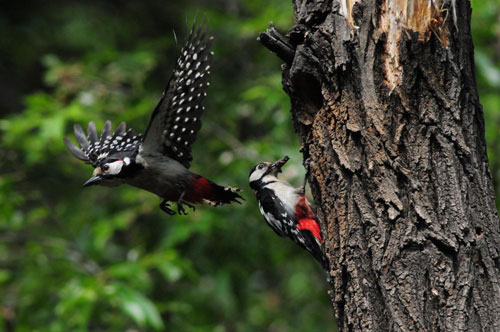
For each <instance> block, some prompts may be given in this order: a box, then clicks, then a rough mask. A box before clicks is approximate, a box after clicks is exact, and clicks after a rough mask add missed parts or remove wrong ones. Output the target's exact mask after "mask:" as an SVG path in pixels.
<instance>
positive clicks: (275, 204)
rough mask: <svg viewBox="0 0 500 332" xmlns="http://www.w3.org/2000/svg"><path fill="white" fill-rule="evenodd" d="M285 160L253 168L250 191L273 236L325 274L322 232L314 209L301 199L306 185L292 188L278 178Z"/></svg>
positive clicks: (261, 163)
mask: <svg viewBox="0 0 500 332" xmlns="http://www.w3.org/2000/svg"><path fill="white" fill-rule="evenodd" d="M288 160H289V158H288V157H287V156H285V157H284V158H283V159H280V160H278V161H276V162H274V163H269V162H260V163H258V164H257V165H255V166H254V167H253V168H252V170H251V171H250V175H249V179H248V181H249V183H250V188H252V190H253V192H254V193H255V195H256V197H257V202H258V203H259V209H260V213H262V215H263V216H264V218H265V219H266V222H267V224H268V225H269V226H270V227H271V228H272V229H273V230H274V231H275V232H276V234H278V235H279V236H288V237H289V238H290V239H292V240H293V241H294V242H295V243H297V244H298V245H299V246H301V247H302V248H304V249H305V250H307V251H308V252H309V253H310V254H311V255H313V257H314V258H315V259H316V260H317V261H318V262H319V263H320V264H321V265H322V267H323V268H324V269H325V270H327V269H328V260H327V259H326V257H325V255H324V254H323V251H322V249H321V244H322V243H323V239H322V237H321V229H320V227H319V224H318V221H317V220H316V216H315V214H314V212H313V207H312V205H311V203H310V202H309V200H308V199H307V197H306V196H305V195H304V193H305V186H306V181H304V185H303V186H302V187H300V188H294V187H292V186H291V185H290V184H288V183H286V182H284V181H281V180H279V179H278V177H277V176H278V173H280V172H281V168H282V167H283V165H285V164H286V162H287V161H288ZM306 180H307V173H306Z"/></svg>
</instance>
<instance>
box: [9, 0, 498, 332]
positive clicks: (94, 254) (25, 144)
mask: <svg viewBox="0 0 500 332" xmlns="http://www.w3.org/2000/svg"><path fill="white" fill-rule="evenodd" d="M472 4H473V8H474V10H473V33H474V36H473V37H474V40H475V46H476V48H475V52H476V68H477V78H478V85H479V89H480V95H481V102H482V104H483V106H484V113H485V118H486V137H487V141H488V148H489V158H490V161H491V166H492V172H493V175H494V180H495V187H496V188H497V191H500V151H499V150H500V144H499V141H500V132H499V130H498V127H499V122H500V56H499V54H500V24H499V21H500V7H499V4H498V3H497V2H496V1H494V0H491V1H479V0H475V1H473V2H472ZM197 11H199V12H200V13H203V14H204V15H206V16H207V17H208V19H209V21H210V25H211V29H212V33H213V35H214V36H215V37H216V40H215V44H214V51H215V54H216V56H215V61H214V65H213V68H214V69H213V76H212V84H211V87H210V90H209V97H208V100H207V110H208V111H207V112H206V114H205V115H204V125H203V130H201V132H200V135H199V138H198V141H197V143H196V144H195V145H194V156H195V162H194V165H193V171H195V172H199V173H202V174H204V175H205V176H207V177H209V178H210V179H212V180H214V181H217V182H220V183H222V184H231V185H234V186H240V187H242V188H244V189H245V192H244V196H245V197H246V199H247V201H246V202H245V204H243V205H241V206H239V205H236V206H228V207H223V208H219V209H214V208H210V207H200V208H198V209H197V211H196V212H195V213H191V214H190V215H189V216H188V217H178V216H174V217H169V216H166V215H165V214H163V213H162V212H161V211H160V210H159V209H158V204H159V202H160V201H159V199H158V198H157V197H155V196H154V195H152V194H149V193H147V192H144V191H140V190H137V189H135V188H131V187H127V186H122V187H118V188H113V189H109V188H100V187H91V188H86V189H82V188H81V184H82V183H83V182H84V181H85V180H86V179H87V178H88V176H89V175H90V173H91V169H90V167H89V166H86V165H83V164H81V163H80V162H79V161H77V160H76V159H75V158H73V157H72V156H71V155H70V153H69V152H67V151H66V150H65V147H64V145H63V143H62V137H63V136H72V129H71V128H72V125H73V123H80V124H85V123H87V122H88V121H90V120H94V121H96V123H97V125H98V127H99V128H102V125H103V123H104V121H105V120H107V119H111V120H114V121H115V125H116V124H117V123H118V122H119V121H122V120H123V121H126V122H127V123H128V125H129V126H131V127H133V128H134V129H136V130H138V131H143V130H144V129H145V126H146V124H147V121H148V119H149V114H150V112H151V110H152V109H153V107H154V106H155V104H156V102H157V100H158V99H159V96H160V94H161V92H162V90H163V87H164V85H165V83H166V80H167V78H168V77H169V75H170V72H171V70H172V67H173V63H174V61H175V54H176V50H178V48H179V47H178V46H176V44H175V39H174V37H173V33H172V31H173V30H175V31H176V33H177V36H178V38H179V43H180V44H182V40H183V37H184V36H185V35H186V30H187V27H188V26H189V25H190V22H192V20H193V18H194V16H195V15H196V12H197ZM270 20H273V21H274V23H275V24H276V25H277V26H278V28H280V29H281V30H282V31H286V29H287V28H289V27H290V26H291V25H292V23H293V22H292V6H291V3H290V2H289V1H288V0H252V1H243V0H209V1H203V2H201V1H193V0H191V1H176V2H174V1H155V0H147V1H141V2H138V1H120V2H119V1H107V2H101V1H85V2H80V1H76V0H73V1H62V0H56V1H50V2H46V1H40V0H27V1H23V2H14V1H11V2H8V3H5V4H3V6H2V11H1V12H0V141H1V146H0V202H1V205H0V332H2V331H130V332H132V331H155V330H171V331H196V332H197V331H214V332H230V331H242V332H245V331H273V332H281V331H335V330H336V327H335V322H334V320H333V318H332V311H331V308H330V305H329V299H328V295H327V288H326V283H325V280H324V279H325V278H324V275H323V273H322V271H321V269H320V267H319V265H317V264H316V263H315V262H314V261H313V260H312V259H310V257H309V256H308V254H307V253H305V252H304V251H302V250H301V249H300V248H298V247H296V246H295V245H294V244H293V243H291V242H290V241H286V240H284V239H279V238H277V237H276V236H275V235H274V233H273V232H272V231H271V230H270V229H269V228H268V227H267V226H266V225H265V222H264V220H263V218H262V217H261V216H260V214H259V212H258V208H257V206H256V203H255V199H254V198H253V197H252V195H251V192H250V190H249V188H248V186H247V176H248V171H249V169H250V168H251V167H252V166H253V165H254V164H255V163H256V162H257V161H259V160H260V159H265V160H274V159H277V158H280V157H282V156H283V155H285V154H288V155H289V156H290V157H291V158H292V162H291V163H289V165H287V167H286V170H285V174H284V177H285V178H287V179H288V180H289V181H291V182H292V183H294V184H296V185H299V184H300V182H301V180H302V177H303V169H302V167H301V156H300V154H299V153H298V142H297V138H296V136H295V134H294V133H293V129H292V126H291V122H290V118H289V113H288V112H289V100H288V98H287V96H286V95H285V93H284V92H283V91H282V89H281V73H280V61H279V60H277V59H276V57H275V56H273V55H271V54H270V53H269V52H268V51H266V50H265V49H264V48H263V47H261V46H260V45H259V43H257V42H256V36H257V35H258V33H259V32H261V31H263V30H264V29H265V28H266V27H267V23H268V21H270ZM186 22H188V23H186Z"/></svg>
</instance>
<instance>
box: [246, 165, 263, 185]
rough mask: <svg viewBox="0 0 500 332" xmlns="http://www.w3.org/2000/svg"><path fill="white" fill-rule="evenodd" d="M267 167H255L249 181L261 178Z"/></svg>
mask: <svg viewBox="0 0 500 332" xmlns="http://www.w3.org/2000/svg"><path fill="white" fill-rule="evenodd" d="M266 170H267V168H265V167H264V168H263V169H255V171H253V173H252V174H250V178H249V179H248V181H249V182H253V181H257V180H259V179H260V178H261V177H262V175H263V174H264V173H265V172H266Z"/></svg>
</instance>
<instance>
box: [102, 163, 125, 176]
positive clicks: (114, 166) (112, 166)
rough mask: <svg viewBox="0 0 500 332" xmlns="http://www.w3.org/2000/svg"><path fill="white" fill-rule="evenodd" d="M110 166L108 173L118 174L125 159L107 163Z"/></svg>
mask: <svg viewBox="0 0 500 332" xmlns="http://www.w3.org/2000/svg"><path fill="white" fill-rule="evenodd" d="M106 165H108V166H109V169H108V170H107V171H106V173H105V174H106V175H116V174H118V173H120V172H121V170H122V167H123V161H122V160H117V161H114V162H112V163H108V164H106Z"/></svg>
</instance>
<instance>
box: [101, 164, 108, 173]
mask: <svg viewBox="0 0 500 332" xmlns="http://www.w3.org/2000/svg"><path fill="white" fill-rule="evenodd" d="M102 170H103V171H104V172H106V171H107V170H109V165H108V164H105V165H104V166H102Z"/></svg>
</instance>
